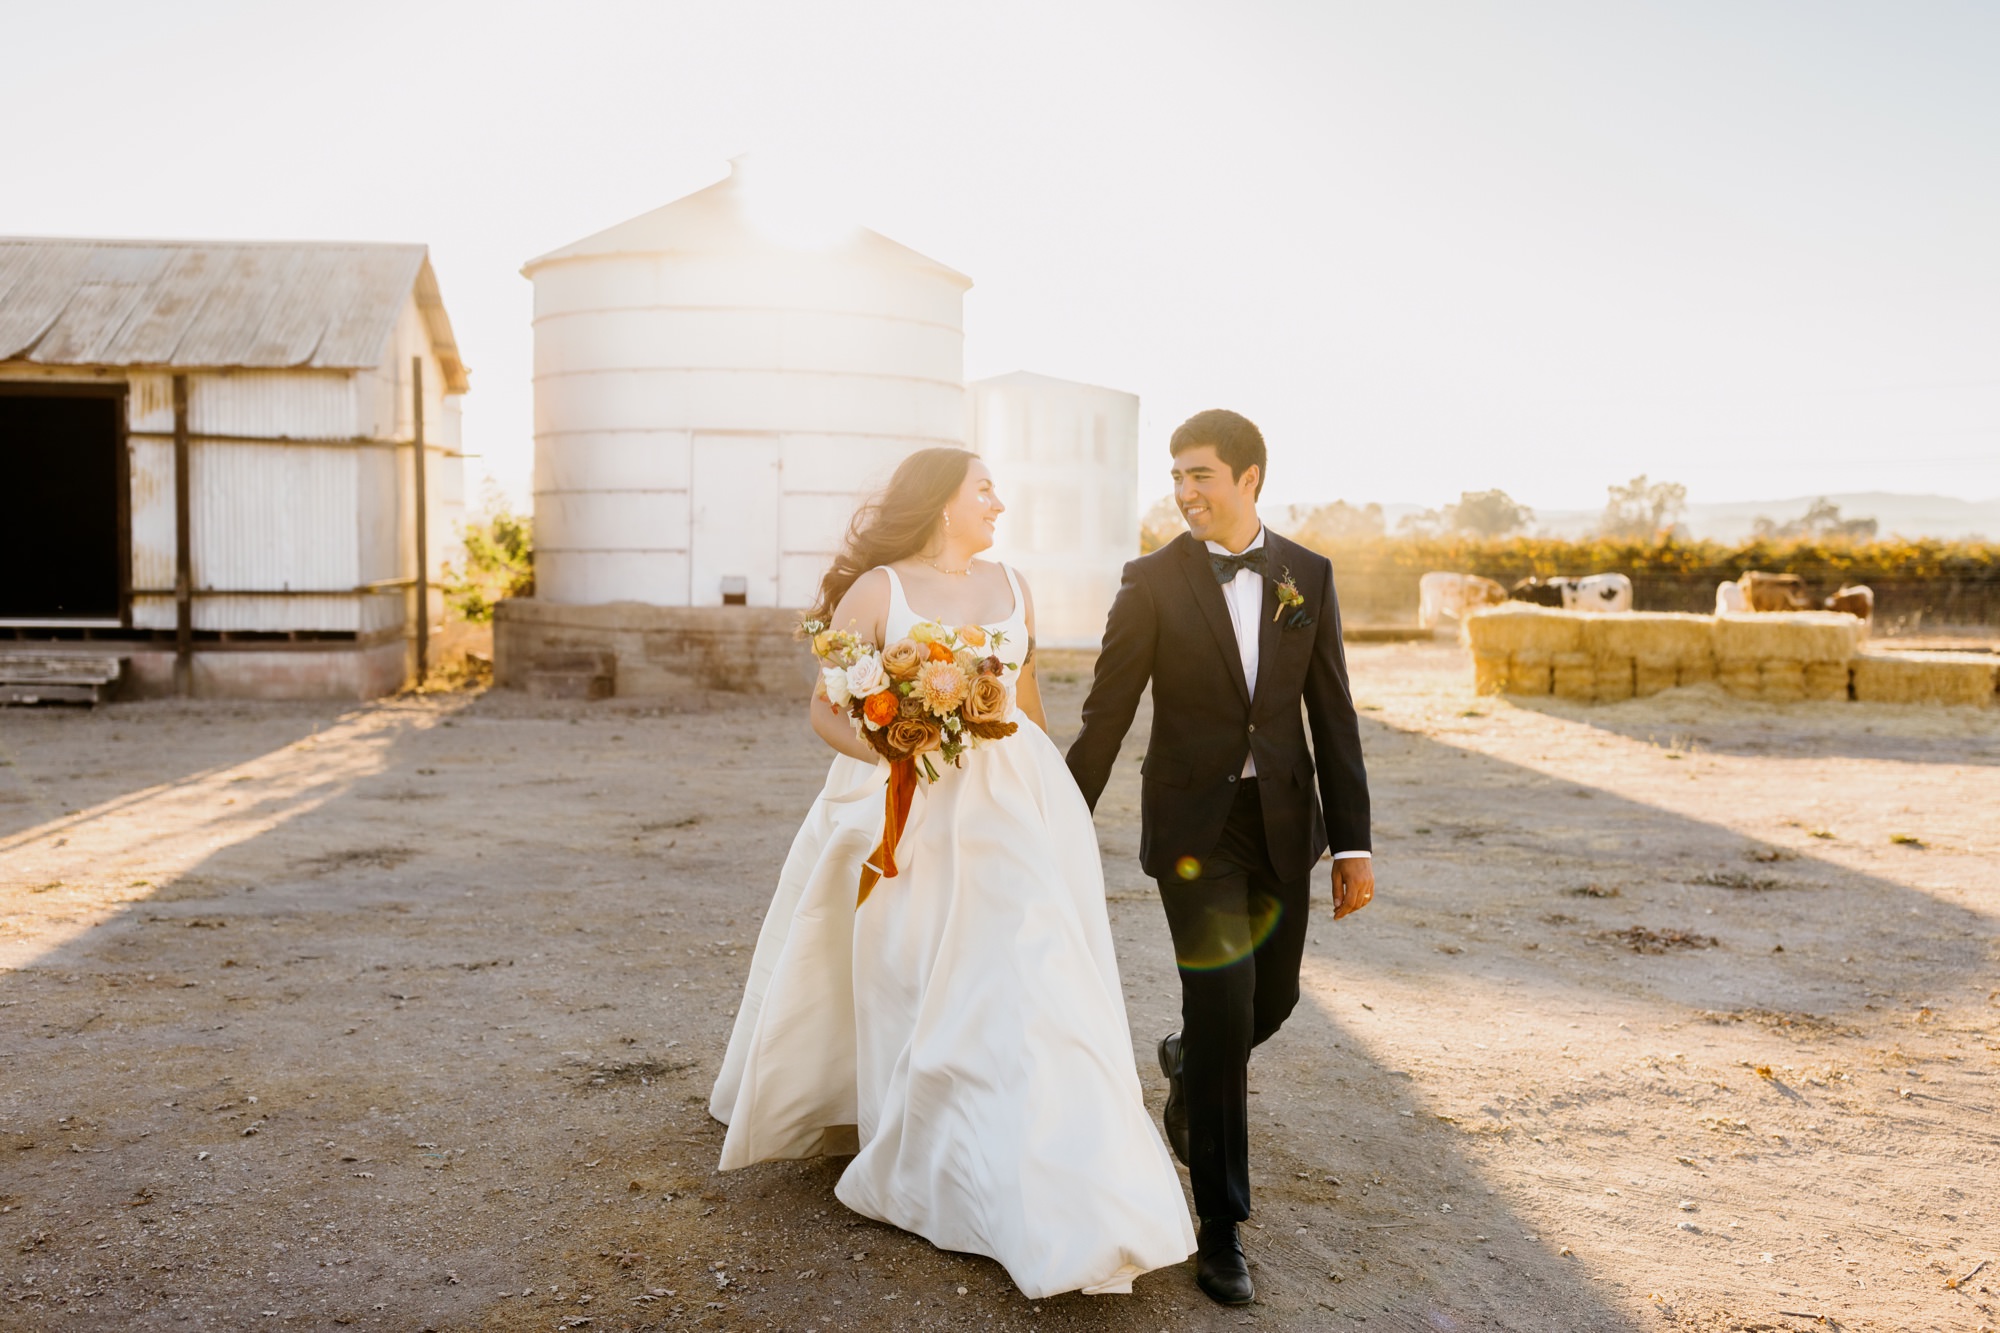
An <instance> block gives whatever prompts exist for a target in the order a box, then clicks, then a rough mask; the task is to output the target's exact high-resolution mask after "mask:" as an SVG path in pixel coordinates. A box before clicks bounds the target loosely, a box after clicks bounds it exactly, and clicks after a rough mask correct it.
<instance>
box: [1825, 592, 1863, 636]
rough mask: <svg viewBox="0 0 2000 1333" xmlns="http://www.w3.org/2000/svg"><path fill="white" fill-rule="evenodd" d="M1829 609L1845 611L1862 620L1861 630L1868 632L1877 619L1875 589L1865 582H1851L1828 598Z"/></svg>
mask: <svg viewBox="0 0 2000 1333" xmlns="http://www.w3.org/2000/svg"><path fill="white" fill-rule="evenodd" d="M1825 605H1826V609H1827V610H1829V611H1845V612H1846V613H1847V614H1848V615H1850V616H1854V617H1855V618H1857V619H1858V620H1860V621H1861V632H1862V633H1863V634H1866V633H1867V632H1868V628H1869V626H1870V625H1872V624H1873V623H1874V621H1875V590H1874V589H1873V588H1871V587H1869V586H1868V585H1867V584H1865V583H1851V584H1848V585H1847V586H1846V587H1843V588H1842V589H1841V590H1840V591H1839V592H1836V593H1835V594H1834V595H1833V596H1831V597H1829V598H1827V599H1826V603H1825Z"/></svg>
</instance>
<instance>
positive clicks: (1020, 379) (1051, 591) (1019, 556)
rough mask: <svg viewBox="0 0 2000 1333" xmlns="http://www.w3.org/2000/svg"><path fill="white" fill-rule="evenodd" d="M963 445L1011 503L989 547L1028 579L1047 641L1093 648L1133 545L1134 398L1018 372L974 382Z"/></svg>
mask: <svg viewBox="0 0 2000 1333" xmlns="http://www.w3.org/2000/svg"><path fill="white" fill-rule="evenodd" d="M971 411H972V429H971V443H972V447H973V448H974V449H976V450H978V452H979V454H980V456H981V457H983V458H984V459H986V461H987V464H988V465H989V466H990V467H991V468H992V469H993V474H994V478H995V480H996V482H997V484H998V489H999V492H1000V498H1001V500H1002V501H1004V502H1005V503H1006V505H1007V507H1008V512H1007V515H1006V517H1004V518H1003V519H1001V520H1000V540H999V544H998V546H996V547H995V550H994V554H995V555H996V556H997V557H998V558H1000V559H1003V560H1006V561H1008V562H1009V563H1011V564H1013V565H1015V566H1016V567H1018V568H1019V569H1020V570H1021V571H1022V572H1023V573H1024V574H1026V575H1027V576H1028V580H1029V582H1030V583H1031V584H1033V586H1034V590H1035V621H1036V626H1035V627H1036V632H1037V635H1038V637H1039V639H1040V641H1041V642H1042V643H1044V644H1047V645H1049V646H1050V647H1069V648H1095V647H1096V646H1097V644H1098V641H1099V639H1100V638H1101V637H1102V635H1103V633H1104V617H1105V613H1106V612H1108V611H1109V610H1110V609H1111V599H1112V597H1113V596H1115V595H1116V594H1117V592H1118V578H1119V573H1120V571H1121V570H1123V569H1124V567H1125V562H1126V561H1128V560H1130V559H1132V558H1133V557H1134V556H1136V555H1138V554H1139V399H1138V397H1137V396H1136V395H1133V394H1129V393H1121V392H1119V391H1118V390H1116V389H1104V388H1099V387H1098V386H1096V385H1094V384H1077V383H1075V382H1073V381H1071V380H1060V379H1055V378H1052V377H1050V376H1047V375H1031V374H1028V373H1027V372H1025V371H1022V372H1017V373H1015V374H1012V375H999V376H995V377H994V378H992V379H986V380H980V381H978V382H977V383H975V384H974V385H972V402H971Z"/></svg>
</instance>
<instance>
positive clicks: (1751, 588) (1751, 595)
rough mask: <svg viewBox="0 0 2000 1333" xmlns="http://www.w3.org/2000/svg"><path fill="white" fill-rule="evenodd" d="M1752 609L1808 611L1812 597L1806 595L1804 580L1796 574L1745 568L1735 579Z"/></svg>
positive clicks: (1810, 607) (1810, 608)
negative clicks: (1773, 572) (1740, 575)
mask: <svg viewBox="0 0 2000 1333" xmlns="http://www.w3.org/2000/svg"><path fill="white" fill-rule="evenodd" d="M1736 581H1737V582H1738V583H1739V584H1741V585H1742V587H1743V596H1744V599H1745V600H1746V601H1748V602H1749V603H1750V609H1751V610H1752V611H1810V610H1812V598H1810V597H1808V596H1806V581H1805V580H1804V579H1802V578H1800V577H1799V576H1798V575H1797V574H1765V573H1762V572H1761V571H1759V570H1754V569H1752V570H1746V571H1745V572H1744V574H1743V576H1742V577H1741V578H1739V579H1737V580H1736Z"/></svg>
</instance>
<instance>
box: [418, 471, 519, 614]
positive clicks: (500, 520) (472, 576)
mask: <svg viewBox="0 0 2000 1333" xmlns="http://www.w3.org/2000/svg"><path fill="white" fill-rule="evenodd" d="M479 509H480V512H479V514H478V515H477V516H476V517H474V518H473V519H472V520H471V521H470V522H468V523H466V524H465V526H464V527H463V528H461V529H460V536H461V537H462V538H463V539H464V542H465V563H464V565H462V566H454V565H449V564H448V565H446V566H445V567H444V570H443V575H442V577H441V578H440V579H439V585H440V586H441V587H442V589H443V591H444V599H445V603H446V605H448V606H449V607H450V608H451V609H452V610H454V611H456V612H457V613H458V614H459V616H460V618H461V619H464V620H467V621H470V622H471V623H473V624H475V625H479V624H485V623H486V622H488V621H490V620H492V619H493V607H494V605H495V604H496V603H498V602H500V601H502V600H503V599H505V598H508V597H533V596H534V595H535V521H534V519H532V518H530V517H529V516H527V515H525V514H516V513H515V512H514V509H513V506H512V505H510V504H508V503H507V499H506V497H505V496H504V495H502V494H501V493H500V489H499V488H498V487H497V486H494V485H492V484H491V483H489V484H488V486H487V488H486V491H485V492H484V494H482V495H481V496H480V504H479Z"/></svg>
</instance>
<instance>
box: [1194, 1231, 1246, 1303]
mask: <svg viewBox="0 0 2000 1333" xmlns="http://www.w3.org/2000/svg"><path fill="white" fill-rule="evenodd" d="M1195 1245H1196V1252H1197V1257H1196V1259H1195V1265H1194V1280H1195V1281H1196V1282H1198V1283H1200V1284H1201V1289H1202V1290H1203V1291H1204V1292H1206V1293H1207V1294H1208V1298H1209V1299H1210V1300H1212V1301H1214V1302H1215V1303H1216V1304H1218V1305H1248V1304H1250V1302H1252V1301H1254V1300H1256V1299H1257V1289H1256V1288H1255V1287H1253V1286H1251V1285H1250V1263H1249V1261H1248V1260H1247V1259H1245V1258H1244V1257H1243V1242H1242V1240H1240V1239H1239V1238H1238V1237H1237V1235H1236V1224H1235V1223H1234V1222H1232V1221H1230V1220H1229V1219H1227V1218H1223V1217H1204V1218H1202V1219H1201V1230H1200V1232H1198V1233H1197V1236H1196V1240H1195Z"/></svg>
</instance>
